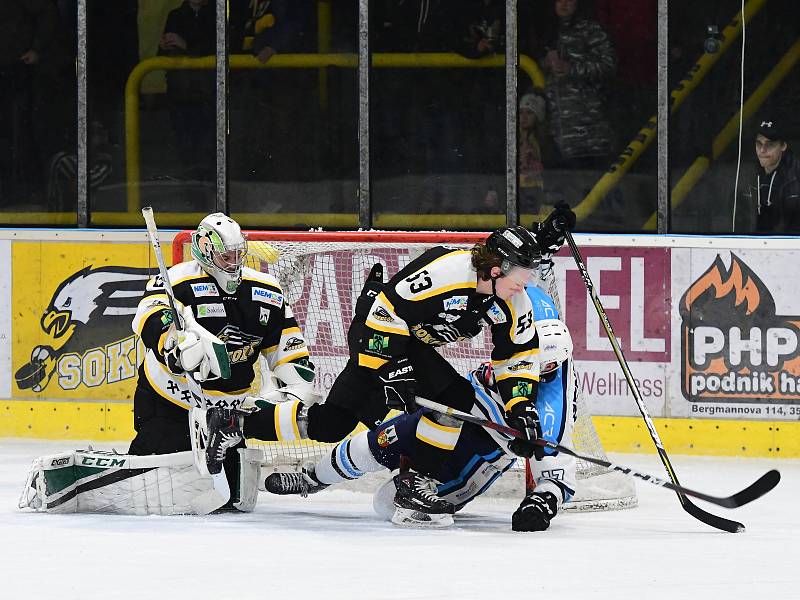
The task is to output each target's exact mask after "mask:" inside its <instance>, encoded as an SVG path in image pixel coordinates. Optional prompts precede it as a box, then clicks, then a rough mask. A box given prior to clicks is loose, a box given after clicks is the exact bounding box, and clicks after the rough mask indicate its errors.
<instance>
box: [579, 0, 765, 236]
mask: <svg viewBox="0 0 800 600" xmlns="http://www.w3.org/2000/svg"><path fill="white" fill-rule="evenodd" d="M766 3H767V0H749V1H748V2H747V4H745V7H744V11H743V13H744V19H745V20H747V21H750V20H751V19H752V18H753V16H754V15H755V14H756V13H757V12H758V11H760V10H761V9H762V8H763V7H764V5H765V4H766ZM741 33H742V13H741V12H739V13H737V14H736V16H735V17H734V18H733V20H732V21H731V23H730V24H729V25H728V26H727V27H725V29H723V30H722V33H721V38H722V44H721V46H720V49H719V51H718V52H716V53H714V54H703V56H701V57H700V59H699V60H698V61H697V62H696V63H695V65H694V67H693V68H692V69H690V70H689V74H688V76H687V77H686V78H685V79H683V80H681V82H680V83H678V85H677V86H676V87H675V89H674V90H673V91H672V93H671V94H670V98H671V99H672V106H671V108H670V113H674V112H675V111H676V110H678V108H679V107H680V106H681V104H683V102H684V100H686V98H687V97H688V96H689V94H691V93H692V92H693V91H694V89H695V88H696V87H697V86H698V85H699V83H700V82H701V81H702V80H703V78H704V77H705V76H706V74H707V73H708V71H709V70H710V69H711V67H713V66H714V65H715V64H716V62H717V61H718V60H719V59H720V58H721V57H722V56H723V55H724V54H725V52H726V51H727V50H728V49H729V48H730V47H731V45H732V44H733V42H734V40H735V39H737V38H738V37H739V36H740V35H741ZM656 127H657V120H656V116H653V117H651V118H650V120H649V121H648V122H647V124H646V125H645V126H644V127H642V129H641V130H640V131H639V133H638V134H637V135H636V137H635V138H634V139H633V141H631V143H630V144H628V147H627V148H625V150H623V151H622V153H621V154H620V155H619V157H618V158H617V160H616V162H615V163H614V164H613V165H611V167H610V168H609V170H608V171H606V173H604V174H603V176H602V177H600V179H598V180H597V183H595V184H594V187H593V188H592V189H591V190H590V191H589V193H588V194H587V195H586V197H585V198H584V199H583V200H582V201H581V202H580V203H579V204H578V205H577V206H576V207H575V208H574V210H575V214H576V215H577V217H578V221H582V220H583V219H585V218H586V217H588V216H589V215H590V214H592V212H594V210H595V209H596V208H597V206H598V205H599V204H600V201H601V200H602V199H603V198H605V196H606V194H608V192H609V191H611V189H613V188H614V186H616V185H617V183H619V180H620V179H622V176H623V175H625V173H627V172H628V171H629V170H630V168H631V167H632V166H633V163H635V162H636V161H637V160H638V159H639V157H640V156H641V155H642V153H643V152H644V151H645V150H646V149H647V147H648V146H650V144H651V143H652V142H653V140H654V139H655V137H656ZM648 223H650V221H649V220H648ZM646 227H647V225H645V227H644V228H643V229H645V228H646ZM652 229H653V230H654V229H655V226H653V227H652Z"/></svg>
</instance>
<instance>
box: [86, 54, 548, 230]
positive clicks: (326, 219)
mask: <svg viewBox="0 0 800 600" xmlns="http://www.w3.org/2000/svg"><path fill="white" fill-rule="evenodd" d="M229 60H230V67H231V69H263V68H273V69H309V68H322V67H342V68H356V67H357V66H358V55H356V54H276V55H275V56H273V57H272V58H271V59H270V60H269V61H268V62H266V63H261V62H259V61H258V60H256V59H255V58H254V57H252V56H246V55H238V54H237V55H232V56H231V57H230V59H229ZM519 64H520V68H521V69H522V70H523V71H525V73H526V74H527V75H528V77H530V79H531V81H532V82H533V85H534V86H536V87H539V88H541V87H544V75H543V74H542V71H541V69H540V68H539V66H538V65H537V64H536V63H535V62H534V61H533V59H531V58H530V57H528V56H525V55H520V57H519ZM504 65H505V57H504V56H502V55H495V56H490V57H486V58H480V59H469V58H464V57H463V56H461V55H459V54H451V53H425V54H395V53H391V54H390V53H385V54H381V53H378V54H373V55H372V66H373V67H378V68H385V67H394V68H469V69H475V68H496V67H503V66H504ZM215 66H216V57H214V56H205V57H202V58H184V57H167V56H156V57H153V58H148V59H146V60H143V61H142V62H140V63H139V64H138V65H136V67H134V69H133V70H132V71H131V74H130V75H129V76H128V82H127V84H126V86H125V166H126V174H127V191H128V203H127V208H128V212H127V215H128V219H131V220H130V222H123V221H124V220H125V219H120V221H119V222H116V223H111V222H108V221H106V222H105V223H103V224H105V225H126V224H138V223H139V221H140V215H139V210H140V207H141V196H140V190H139V182H140V179H141V167H140V162H139V159H140V138H139V125H140V123H139V86H140V84H141V81H142V78H143V77H144V76H145V75H147V73H149V72H151V71H156V70H161V69H164V70H176V69H213V68H214V67H215ZM161 214H162V217H161V220H162V221H164V222H165V224H167V225H168V224H169V223H168V221H167V220H165V217H166V215H164V213H161ZM108 216H110V215H104V217H108ZM309 216H310V215H307V214H302V213H299V214H296V215H289V214H283V215H276V214H270V215H264V218H265V219H266V218H268V219H269V222H268V223H265V224H269V225H273V224H274V225H275V226H290V225H291V223H290V221H293V222H294V223H297V222H307V221H308V217H309ZM318 216H319V217H321V218H320V220H319V221H317V222H316V223H317V226H323V227H334V226H344V227H348V226H349V227H352V226H357V225H358V215H357V214H356V213H353V214H347V213H344V214H339V215H333V214H331V215H323V214H320V215H318ZM428 216H430V217H431V218H433V216H432V215H428ZM465 216H466V215H465ZM120 217H122V215H120ZM186 217H187V215H185V214H182V215H180V218H181V219H183V220H185V219H186ZM279 217H280V218H279ZM409 217H413V218H419V217H418V216H417V215H403V216H402V221H403V223H404V225H405V226H412V224H411V223H409ZM452 217H453V216H452V215H450V219H451V220H452ZM385 219H389V220H390V221H391V220H392V219H393V217H391V216H390V215H386V217H385ZM385 219H384V220H385ZM381 220H382V218H381V217H380V216H379V215H376V219H375V220H374V224H375V226H376V227H380V226H381V225H380V223H381ZM93 222H95V223H96V222H97V220H96V219H93ZM251 222H252V221H248V223H251ZM441 224H442V221H441V219H440V220H439V221H438V225H437V227H441ZM384 226H387V227H388V226H389V225H384ZM413 226H416V223H414V224H413Z"/></svg>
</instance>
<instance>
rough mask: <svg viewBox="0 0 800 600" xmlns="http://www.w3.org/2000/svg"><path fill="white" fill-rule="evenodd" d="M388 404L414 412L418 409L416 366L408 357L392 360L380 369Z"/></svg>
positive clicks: (397, 408)
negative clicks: (415, 391)
mask: <svg viewBox="0 0 800 600" xmlns="http://www.w3.org/2000/svg"><path fill="white" fill-rule="evenodd" d="M378 379H379V380H380V382H381V384H382V385H383V395H384V400H385V401H386V406H388V407H389V408H393V409H395V410H402V411H405V412H407V413H413V412H415V411H416V410H417V401H416V394H415V393H414V390H415V388H416V380H415V379H414V367H413V366H412V365H411V363H410V362H409V360H408V359H407V358H399V359H396V360H390V361H389V362H387V363H386V364H384V365H383V366H382V367H381V368H379V369H378Z"/></svg>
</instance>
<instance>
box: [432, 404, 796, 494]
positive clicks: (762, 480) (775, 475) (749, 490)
mask: <svg viewBox="0 0 800 600" xmlns="http://www.w3.org/2000/svg"><path fill="white" fill-rule="evenodd" d="M417 404H418V405H419V406H424V407H425V408H430V409H431V410H435V411H436V412H440V413H442V414H445V415H449V416H451V417H453V418H455V419H458V420H460V421H467V422H468V423H474V424H475V425H480V426H481V427H486V428H487V429H494V430H495V431H500V432H502V433H505V434H507V435H512V436H514V437H517V438H522V439H527V438H526V437H525V435H524V434H523V433H522V432H520V431H518V430H516V429H514V428H512V427H506V426H505V425H500V424H499V423H495V422H494V421H489V420H487V419H482V418H480V417H476V416H473V415H471V414H469V413H465V412H461V411H460V410H456V409H455V408H450V407H449V406H446V405H444V404H440V403H438V402H434V401H433V400H428V399H427V398H420V397H419V396H417ZM531 442H532V443H534V444H536V445H538V446H544V447H545V448H550V449H551V450H555V451H557V452H563V453H564V454H568V455H570V456H574V457H575V458H578V459H580V460H585V461H586V462H590V463H593V464H595V465H600V466H601V467H606V468H608V469H613V470H614V471H619V472H620V473H625V474H626V475H632V476H633V477H638V478H639V479H641V480H642V481H646V482H647V483H651V484H653V485H657V486H659V487H663V488H667V489H668V490H673V491H675V492H678V493H679V494H685V495H686V496H693V497H695V498H699V499H700V500H705V501H706V502H711V503H712V504H717V505H718V506H724V507H725V508H738V507H739V506H743V505H745V504H747V503H748V502H752V501H753V500H756V499H757V498H760V497H761V496H763V495H764V494H766V493H767V492H768V491H770V490H771V489H772V488H774V487H775V486H776V485H778V482H779V481H780V480H781V474H780V473H779V472H778V471H777V470H775V469H772V470H770V471H767V472H766V473H765V474H764V475H762V476H761V477H759V478H758V479H757V480H756V481H755V482H754V483H752V484H750V485H749V486H747V487H746V488H745V489H743V490H742V491H740V492H737V493H735V494H733V495H732V496H723V497H719V496H711V495H709V494H704V493H703V492H698V491H695V490H692V489H690V488H687V487H683V486H682V485H679V484H677V483H670V482H669V481H666V480H664V479H659V478H658V477H655V476H653V475H649V474H647V473H643V472H641V471H637V470H635V469H632V468H631V467H625V466H622V465H616V464H614V463H612V462H609V461H607V460H603V459H601V458H595V457H594V456H587V455H585V454H579V453H577V452H575V451H574V450H572V449H571V448H567V447H566V446H562V445H561V444H556V443H554V442H549V441H547V440H545V439H538V440H531Z"/></svg>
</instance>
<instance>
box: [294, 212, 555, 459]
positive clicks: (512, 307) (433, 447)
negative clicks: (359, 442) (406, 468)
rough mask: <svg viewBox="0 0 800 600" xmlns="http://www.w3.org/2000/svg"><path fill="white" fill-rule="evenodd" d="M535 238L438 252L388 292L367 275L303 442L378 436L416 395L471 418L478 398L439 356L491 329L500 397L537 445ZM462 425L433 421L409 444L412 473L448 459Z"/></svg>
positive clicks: (512, 236) (508, 230) (406, 271)
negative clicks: (342, 351) (335, 368)
mask: <svg viewBox="0 0 800 600" xmlns="http://www.w3.org/2000/svg"><path fill="white" fill-rule="evenodd" d="M539 257H540V255H539V249H538V245H537V242H536V239H535V238H534V237H533V236H532V235H531V233H530V232H529V231H528V230H527V229H525V228H524V227H503V228H500V229H498V230H496V231H495V232H493V233H492V234H491V235H490V236H489V237H488V238H487V239H486V242H485V243H479V244H476V245H475V246H474V247H473V248H472V249H470V250H460V249H452V248H446V247H435V248H432V249H430V250H427V251H426V252H423V253H422V254H421V255H420V256H419V257H418V258H417V259H415V260H413V261H412V262H411V263H409V264H408V265H407V266H406V267H405V268H403V269H402V270H400V271H399V272H398V273H397V274H396V275H394V276H393V277H392V278H391V279H390V280H389V281H388V282H387V283H385V284H384V283H382V281H381V279H382V278H381V277H379V276H378V275H377V274H376V270H375V269H373V274H372V276H371V277H370V279H369V280H368V281H367V283H366V285H365V288H364V290H363V291H362V294H361V298H360V299H359V300H358V302H357V305H356V310H355V317H354V319H353V322H352V324H351V326H350V330H349V333H348V342H349V345H350V359H349V361H348V363H347V365H346V366H345V368H344V370H343V371H342V372H341V373H340V374H339V376H338V377H337V378H336V381H335V382H334V384H333V386H332V388H331V390H330V392H329V394H328V397H327V400H326V401H325V403H324V404H315V405H312V406H309V407H308V409H307V421H306V422H305V425H306V434H307V436H308V437H309V438H310V439H312V440H316V441H320V442H338V441H339V440H341V439H343V438H344V437H345V436H346V435H347V434H349V433H350V432H351V431H352V430H353V429H354V427H355V426H356V425H357V424H358V422H361V423H364V424H365V425H366V426H367V427H368V428H370V429H374V428H375V427H377V426H378V425H379V424H380V423H381V422H382V421H383V420H384V419H385V418H386V417H387V415H388V412H389V409H392V408H394V409H399V410H404V411H407V412H414V411H415V409H416V405H415V403H414V398H415V394H416V391H417V390H419V393H420V394H421V395H424V396H425V397H428V398H431V399H433V400H436V401H438V402H441V403H442V404H446V405H448V406H452V407H454V408H457V409H459V410H466V411H469V410H470V408H471V407H472V404H473V402H474V391H473V388H472V386H471V384H470V383H469V381H467V380H466V379H465V378H464V377H462V376H461V375H459V374H458V372H457V371H456V370H455V369H454V368H453V367H452V366H451V365H450V363H449V362H448V361H447V360H446V358H444V357H443V356H442V355H441V354H439V353H438V352H437V351H436V347H438V346H443V345H445V344H449V343H454V342H458V341H461V340H464V339H467V338H471V337H475V336H477V335H479V334H482V331H483V328H484V327H490V329H491V340H492V343H493V350H492V355H491V358H492V363H493V365H494V370H495V373H496V374H497V383H498V390H499V394H500V396H501V397H502V400H503V403H504V409H505V411H507V413H508V415H509V418H510V419H511V422H512V424H513V426H515V427H518V428H519V429H520V430H523V431H525V432H526V433H527V435H528V436H529V437H530V438H535V437H538V434H539V429H538V428H539V421H538V415H537V414H536V409H535V406H534V400H535V398H536V387H537V384H538V379H539V363H538V361H537V360H536V354H537V352H538V349H537V339H536V335H535V328H534V327H533V321H534V317H533V310H532V305H531V301H530V298H529V297H528V296H527V295H526V294H525V293H524V291H523V290H524V289H525V285H526V284H527V283H528V282H529V281H530V280H531V278H532V277H533V275H534V273H535V270H536V268H537V267H538V264H539ZM461 428H462V424H461V423H460V422H458V421H455V420H453V419H451V418H449V417H445V416H442V415H438V414H434V413H430V414H426V415H424V416H422V418H421V419H420V426H419V429H418V432H417V436H416V439H415V442H414V443H415V444H416V445H417V448H416V449H415V452H414V467H415V469H420V470H430V469H432V468H433V467H434V466H435V465H438V464H441V463H442V462H443V461H445V460H447V458H448V455H449V454H450V453H451V452H452V450H453V449H454V448H455V446H456V443H457V441H458V438H459V435H460V432H461Z"/></svg>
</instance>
